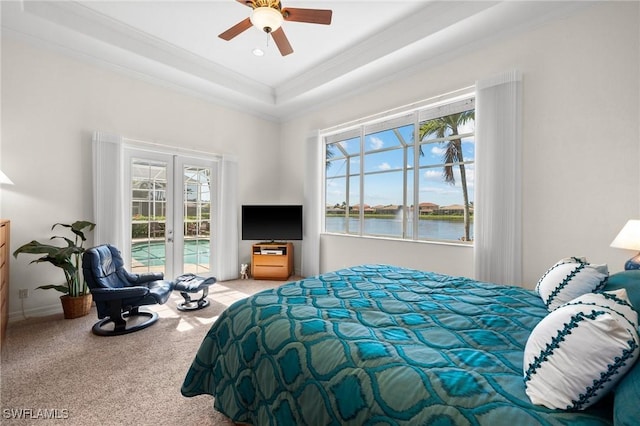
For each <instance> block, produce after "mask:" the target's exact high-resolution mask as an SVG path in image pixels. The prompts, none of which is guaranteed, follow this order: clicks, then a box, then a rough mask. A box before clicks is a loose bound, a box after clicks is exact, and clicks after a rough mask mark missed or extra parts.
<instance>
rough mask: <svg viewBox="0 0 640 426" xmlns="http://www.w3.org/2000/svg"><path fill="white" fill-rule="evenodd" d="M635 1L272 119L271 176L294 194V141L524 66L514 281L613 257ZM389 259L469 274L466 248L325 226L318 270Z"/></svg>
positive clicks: (623, 210) (627, 163)
mask: <svg viewBox="0 0 640 426" xmlns="http://www.w3.org/2000/svg"><path fill="white" fill-rule="evenodd" d="M639 15H640V13H639V4H638V3H637V2H607V3H606V4H597V5H594V6H593V7H588V8H586V9H585V10H583V11H581V12H579V13H578V14H577V15H575V16H572V17H564V18H560V19H557V20H555V21H553V22H549V23H546V24H542V25H539V26H537V27H535V28H531V29H526V30H524V31H523V32H522V33H520V34H512V35H510V36H509V37H508V38H507V39H506V40H502V41H496V40H492V41H491V44H488V43H484V44H482V43H480V42H479V43H478V44H477V45H476V46H474V48H475V51H474V52H473V53H468V50H466V52H467V53H462V54H460V55H457V56H456V55H454V54H451V55H447V58H443V61H442V63H438V64H437V65H431V64H433V63H435V62H437V61H433V60H432V61H430V65H428V66H427V64H425V66H424V67H422V69H419V70H415V71H413V72H412V73H410V74H407V73H403V74H399V75H398V78H397V79H395V80H392V81H388V82H385V83H384V84H382V85H380V86H379V87H377V88H375V89H372V90H369V91H367V92H364V93H360V94H359V95H357V96H351V97H346V98H344V99H340V100H338V101H337V102H335V104H333V105H330V106H325V107H323V108H321V109H318V110H316V111H315V112H313V113H310V114H307V115H305V116H302V117H298V118H295V119H292V120H290V121H289V122H287V123H285V124H284V125H283V129H282V137H283V141H284V142H285V144H284V145H283V151H282V154H283V156H284V158H285V163H286V164H287V165H288V166H289V167H288V169H287V172H286V175H285V174H283V176H282V178H283V180H282V181H281V182H280V185H281V187H282V188H283V190H284V191H285V192H286V193H288V194H294V193H297V194H299V195H298V197H299V199H300V200H301V199H302V198H303V193H302V192H303V186H302V181H303V177H304V174H305V170H304V169H303V165H304V161H301V160H300V159H301V158H304V155H305V146H304V141H305V140H306V135H307V134H309V132H310V131H311V130H314V129H323V128H328V127H331V126H335V125H338V124H340V123H344V122H347V121H350V120H355V119H359V118H362V117H366V116H368V115H371V114H375V113H379V112H382V111H385V110H388V109H391V108H395V107H399V106H402V105H407V104H410V103H413V102H418V101H421V100H424V99H428V98H430V97H432V96H436V95H440V94H443V93H447V92H449V91H452V90H455V89H459V88H463V87H466V86H469V85H471V84H473V83H474V82H475V81H476V80H478V79H482V78H486V77H490V76H493V75H495V74H497V73H500V72H502V71H506V70H510V69H514V68H517V69H519V70H521V71H522V73H523V79H524V80H523V85H524V86H523V88H524V105H523V111H524V113H523V114H524V124H523V126H524V127H523V145H524V146H523V164H522V167H523V185H522V196H523V223H524V235H523V245H524V247H523V253H524V254H523V256H524V259H523V264H524V271H523V276H524V280H523V285H524V286H526V287H532V286H533V285H535V283H536V281H537V280H538V278H539V277H540V275H541V274H542V273H543V272H544V271H545V270H546V269H547V268H548V267H549V266H551V265H552V264H553V263H554V262H555V261H557V260H558V259H560V258H562V257H565V256H573V255H584V256H587V258H588V260H590V261H592V262H594V263H608V264H609V265H610V269H611V270H612V271H618V270H620V269H622V268H623V264H624V261H625V260H626V259H627V258H629V257H631V256H632V255H633V254H634V253H633V252H629V251H624V250H619V249H613V248H610V247H609V244H610V243H611V241H612V240H613V238H614V237H615V235H616V234H617V232H618V231H619V230H620V229H621V228H622V226H623V225H624V223H625V222H626V220H627V219H630V218H640V177H639V174H638V164H640V118H639V117H640V93H639V92H640V86H639V81H640V70H639V64H640V56H639V53H640V44H639V40H640V37H639V36H640V34H639V31H640V19H639ZM385 259H388V260H389V261H390V262H391V263H396V264H399V265H403V266H408V267H419V268H422V269H427V270H433V271H437V272H443V273H448V274H454V275H464V276H473V254H472V250H469V249H468V248H466V247H456V246H450V247H447V248H446V250H444V251H443V246H441V245H434V244H427V243H411V242H403V243H399V242H388V241H385V240H373V239H358V238H346V237H338V236H330V235H325V236H323V237H322V238H321V271H323V272H324V271H328V270H332V269H336V268H340V267H343V266H346V265H353V264H358V263H363V262H379V261H384V260H385Z"/></svg>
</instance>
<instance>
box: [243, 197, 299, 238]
mask: <svg viewBox="0 0 640 426" xmlns="http://www.w3.org/2000/svg"><path fill="white" fill-rule="evenodd" d="M242 239H243V240H260V241H264V242H268V241H288V240H301V239H302V206H299V205H295V206H294V205H253V206H242Z"/></svg>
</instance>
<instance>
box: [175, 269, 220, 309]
mask: <svg viewBox="0 0 640 426" xmlns="http://www.w3.org/2000/svg"><path fill="white" fill-rule="evenodd" d="M215 282H216V279H215V278H214V277H208V278H205V277H199V276H197V275H194V274H184V275H180V276H179V277H178V278H176V280H175V285H174V287H173V289H174V290H177V291H179V292H180V295H181V296H182V297H183V298H184V302H180V303H178V306H177V308H178V310H179V311H195V310H198V309H202V308H206V307H207V306H209V300H207V296H208V295H209V286H211V285H212V284H215ZM200 291H202V296H201V297H200V298H199V299H197V300H193V299H191V294H194V293H198V292H200Z"/></svg>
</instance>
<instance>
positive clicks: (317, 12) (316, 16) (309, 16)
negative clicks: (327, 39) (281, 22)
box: [282, 7, 333, 25]
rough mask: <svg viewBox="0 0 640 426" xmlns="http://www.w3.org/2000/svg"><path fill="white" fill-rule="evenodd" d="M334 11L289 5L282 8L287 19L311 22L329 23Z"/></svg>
mask: <svg viewBox="0 0 640 426" xmlns="http://www.w3.org/2000/svg"><path fill="white" fill-rule="evenodd" d="M332 15H333V12H332V11H331V10H326V9H298V8H295V7H287V8H285V9H283V10H282V16H284V19H285V21H295V22H308V23H310V24H323V25H329V24H330V23H331V16H332Z"/></svg>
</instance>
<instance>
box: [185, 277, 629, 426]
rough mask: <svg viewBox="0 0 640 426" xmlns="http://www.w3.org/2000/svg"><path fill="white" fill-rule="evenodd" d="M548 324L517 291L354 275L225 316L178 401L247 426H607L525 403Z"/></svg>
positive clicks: (248, 304) (288, 289)
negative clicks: (197, 402) (202, 401)
mask: <svg viewBox="0 0 640 426" xmlns="http://www.w3.org/2000/svg"><path fill="white" fill-rule="evenodd" d="M638 283H639V284H640V281H638ZM547 314H549V312H548V310H547V307H546V306H545V303H543V301H542V300H541V298H540V296H539V295H538V294H537V293H536V292H535V291H532V290H526V289H523V288H520V287H515V286H513V287H512V286H502V285H496V284H491V283H484V282H478V281H474V280H471V279H468V278H462V277H452V276H447V275H441V274H437V273H433V272H424V271H418V270H413V269H406V268H400V267H395V266H390V265H361V266H356V267H351V268H347V269H343V270H339V271H335V272H331V273H326V274H322V275H319V276H315V277H310V278H306V279H302V280H300V281H297V282H293V283H289V284H286V285H284V286H282V287H279V288H277V289H273V290H267V291H263V292H260V293H257V294H255V295H253V296H251V297H248V298H246V299H244V300H241V301H238V302H236V303H235V304H233V305H232V306H230V307H229V308H228V309H227V310H226V311H224V312H223V314H221V315H220V317H219V318H218V319H217V321H216V322H215V323H214V324H213V326H212V327H211V329H210V330H209V332H208V334H207V335H206V337H205V338H204V340H203V342H202V344H201V346H200V348H199V350H198V352H197V354H196V356H195V359H194V361H193V363H192V365H191V367H190V368H189V371H188V372H187V375H186V378H185V380H184V383H183V385H182V389H181V392H182V394H183V395H184V396H195V395H201V394H210V395H213V396H214V407H215V408H216V409H217V410H218V411H220V412H222V413H223V414H225V415H226V416H228V417H229V418H230V419H232V420H233V421H234V422H236V423H246V424H252V425H256V426H257V425H305V424H307V425H343V424H352V425H519V426H520V425H568V424H571V425H608V424H613V414H612V412H613V408H612V406H613V395H608V396H607V397H605V398H603V399H602V400H600V401H599V402H598V403H597V404H595V405H593V406H591V407H589V408H587V409H585V410H580V411H571V410H554V409H548V408H545V407H543V406H539V405H534V404H533V403H532V402H531V400H530V399H529V397H528V396H527V395H526V394H525V386H524V383H523V351H524V347H525V345H526V343H527V339H528V337H529V335H530V334H531V331H532V330H533V329H534V327H535V326H536V325H537V324H538V323H539V322H540V321H541V320H542V319H543V318H545V317H546V316H547ZM636 370H638V369H636ZM636 405H637V404H636Z"/></svg>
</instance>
